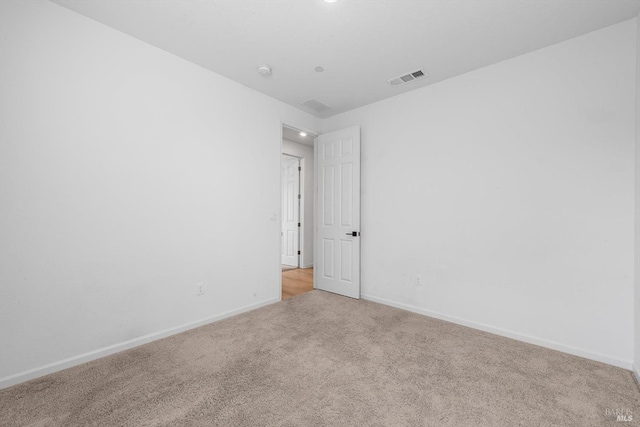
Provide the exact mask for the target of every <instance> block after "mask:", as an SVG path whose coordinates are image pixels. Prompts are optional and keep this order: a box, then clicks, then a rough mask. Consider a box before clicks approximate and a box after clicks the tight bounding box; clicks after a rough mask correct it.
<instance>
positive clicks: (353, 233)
mask: <svg viewBox="0 0 640 427" xmlns="http://www.w3.org/2000/svg"><path fill="white" fill-rule="evenodd" d="M359 235H360V232H358V231H352V232H350V233H347V236H353V237H358V236H359Z"/></svg>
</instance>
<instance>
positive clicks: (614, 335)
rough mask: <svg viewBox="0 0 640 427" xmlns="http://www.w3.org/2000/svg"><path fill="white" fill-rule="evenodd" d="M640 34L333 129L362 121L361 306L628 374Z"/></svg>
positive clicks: (417, 95)
mask: <svg viewBox="0 0 640 427" xmlns="http://www.w3.org/2000/svg"><path fill="white" fill-rule="evenodd" d="M635 27H636V23H635V20H631V21H627V22H623V23H621V24H618V25H615V26H612V27H609V28H605V29H602V30H599V31H596V32H593V33H590V34H587V35H584V36H582V37H579V38H575V39H572V40H569V41H567V42H564V43H561V44H558V45H554V46H551V47H548V48H545V49H542V50H538V51H535V52H532V53H529V54H527V55H523V56H520V57H517V58H514V59H511V60H508V61H504V62H501V63H498V64H495V65H493V66H490V67H486V68H483V69H480V70H477V71H474V72H471V73H468V74H465V75H462V76H459V77H456V78H452V79H450V80H447V81H443V82H440V83H437V84H434V85H431V86H428V87H425V88H421V89H418V90H415V91H412V92H409V93H406V94H403V95H400V96H397V97H394V98H390V99H387V100H384V101H381V102H378V103H375V104H372V105H369V106H365V107H362V108H360V109H357V110H353V111H351V112H347V113H344V114H341V115H338V116H335V117H333V118H329V119H327V120H325V122H324V124H323V131H324V132H326V131H332V130H336V129H340V128H344V127H347V126H350V125H354V124H359V125H361V126H362V238H361V239H362V267H361V268H362V292H363V294H364V296H365V297H366V298H370V299H374V300H377V301H381V302H386V303H388V304H394V305H397V306H402V307H405V308H409V309H412V310H415V311H419V312H422V313H426V314H430V315H434V316H440V317H443V318H447V319H450V320H454V321H457V322H460V323H464V324H468V325H471V326H475V327H478V328H482V329H486V330H491V331H494V332H498V333H502V334H505V335H508V336H513V337H517V338H519V339H523V340H528V341H530V342H537V343H540V344H543V345H547V346H549V347H553V348H558V349H562V350H564V351H568V352H572V353H574V354H581V355H585V356H587V357H591V358H594V359H598V360H602V361H605V362H609V363H613V364H617V365H620V366H624V367H626V368H630V367H631V363H632V360H633V353H634V349H633V311H634V308H633V250H634V247H633V246H634V241H633V227H634V225H633V222H634V217H633V210H634V202H633V199H634V197H633V191H634V189H633V184H634V179H633V173H634V172H633V170H634V155H633V151H634V109H635V107H634V105H635V90H634V85H635V78H636V77H635V74H634V73H635V53H634V52H635V48H636V47H635ZM427 70H428V67H427ZM415 274H421V275H422V279H423V283H424V284H423V285H422V286H421V287H416V286H414V285H413V277H414V275H415Z"/></svg>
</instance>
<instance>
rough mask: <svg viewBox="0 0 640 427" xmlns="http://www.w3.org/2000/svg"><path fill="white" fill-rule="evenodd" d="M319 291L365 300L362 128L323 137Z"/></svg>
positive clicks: (318, 148)
mask: <svg viewBox="0 0 640 427" xmlns="http://www.w3.org/2000/svg"><path fill="white" fill-rule="evenodd" d="M315 159H316V207H317V208H316V218H317V219H316V237H315V242H316V250H315V252H314V255H315V260H314V272H313V278H314V282H315V283H314V285H315V287H316V288H317V289H322V290H325V291H329V292H334V293H336V294H340V295H345V296H348V297H351V298H360V127H359V126H354V127H351V128H348V129H343V130H340V131H336V132H331V133H326V134H323V135H320V136H319V137H318V138H317V139H316V143H315Z"/></svg>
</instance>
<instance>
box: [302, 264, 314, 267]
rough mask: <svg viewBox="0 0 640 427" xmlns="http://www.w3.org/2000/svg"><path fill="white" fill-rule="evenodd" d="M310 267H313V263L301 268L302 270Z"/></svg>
mask: <svg viewBox="0 0 640 427" xmlns="http://www.w3.org/2000/svg"><path fill="white" fill-rule="evenodd" d="M311 267H313V263H311V264H308V265H303V266H302V268H311Z"/></svg>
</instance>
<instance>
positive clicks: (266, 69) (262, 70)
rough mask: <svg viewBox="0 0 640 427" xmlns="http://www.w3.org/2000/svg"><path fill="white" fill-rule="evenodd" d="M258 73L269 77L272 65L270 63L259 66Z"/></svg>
mask: <svg viewBox="0 0 640 427" xmlns="http://www.w3.org/2000/svg"><path fill="white" fill-rule="evenodd" d="M258 73H260V75H261V76H264V77H269V76H270V75H271V67H269V66H268V65H261V66H259V67H258Z"/></svg>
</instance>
